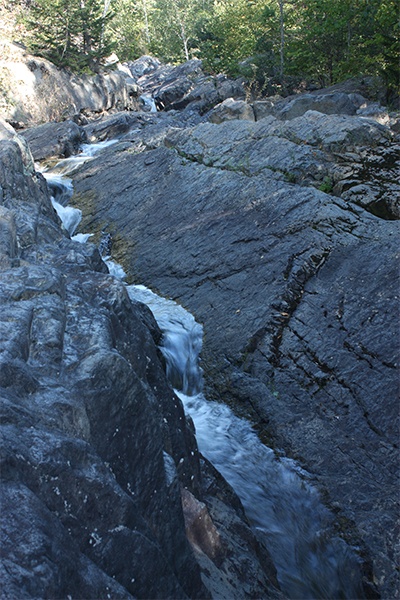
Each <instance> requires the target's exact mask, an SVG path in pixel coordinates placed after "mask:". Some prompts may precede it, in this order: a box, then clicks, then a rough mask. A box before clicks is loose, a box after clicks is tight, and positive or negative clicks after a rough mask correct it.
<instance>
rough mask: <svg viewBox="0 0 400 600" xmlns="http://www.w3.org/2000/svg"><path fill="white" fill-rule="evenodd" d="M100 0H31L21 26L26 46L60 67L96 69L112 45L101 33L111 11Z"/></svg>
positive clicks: (81, 69)
mask: <svg viewBox="0 0 400 600" xmlns="http://www.w3.org/2000/svg"><path fill="white" fill-rule="evenodd" d="M103 12H104V5H103V3H102V2H101V1H100V0H35V2H34V3H33V4H32V5H31V7H30V9H29V12H28V16H27V18H26V19H25V26H26V28H27V29H28V31H29V32H30V39H29V40H28V47H29V49H30V50H31V51H32V52H33V53H35V54H38V55H39V56H43V57H44V58H47V59H49V60H51V61H52V62H54V63H55V64H56V65H59V66H62V67H69V68H71V69H72V70H75V71H79V72H82V71H94V72H97V71H98V69H99V66H100V65H101V63H102V61H103V60H104V58H106V57H107V56H109V55H110V53H111V51H112V49H113V47H114V44H112V43H110V41H109V40H108V39H107V36H106V35H104V28H105V26H106V25H107V23H108V22H109V21H110V20H111V19H112V14H108V15H107V16H103Z"/></svg>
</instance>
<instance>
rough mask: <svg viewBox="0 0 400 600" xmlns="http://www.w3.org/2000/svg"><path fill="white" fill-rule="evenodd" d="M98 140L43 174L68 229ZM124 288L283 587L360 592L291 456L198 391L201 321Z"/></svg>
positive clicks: (351, 565) (296, 595) (350, 552)
mask: <svg viewBox="0 0 400 600" xmlns="http://www.w3.org/2000/svg"><path fill="white" fill-rule="evenodd" d="M101 147H104V143H103V144H94V145H93V146H91V147H89V148H88V149H87V150H84V152H85V154H83V153H82V154H81V155H79V156H78V157H71V159H66V160H65V161H60V163H59V165H57V167H56V168H55V169H52V171H49V172H45V173H43V174H44V176H45V177H46V179H47V181H48V184H49V186H50V188H51V190H52V193H53V199H52V201H53V204H55V208H56V210H57V205H58V211H57V212H59V215H60V218H61V219H62V220H63V222H64V226H65V227H66V228H67V229H68V231H70V233H72V232H73V231H74V230H75V228H76V225H77V224H78V222H79V220H80V216H81V213H80V211H78V210H77V209H72V208H70V207H68V206H65V204H66V203H67V202H68V199H69V198H70V197H71V195H72V191H73V188H72V183H71V181H70V180H68V179H67V178H66V177H65V174H66V173H71V172H72V171H73V170H74V169H75V168H77V166H79V164H81V163H82V162H83V161H84V160H90V158H91V157H92V156H93V155H94V154H95V152H96V151H98V150H99V149H101ZM69 208H70V210H71V211H75V212H74V213H71V212H69V211H68V209H69ZM88 237H89V234H78V236H75V239H77V241H81V242H85V241H87V239H88ZM105 259H106V262H107V264H108V267H109V270H110V273H111V274H112V275H114V276H116V277H118V278H119V279H122V280H123V279H124V277H125V273H124V271H123V269H122V267H120V266H119V265H116V264H115V263H114V262H113V261H111V260H110V259H109V257H105ZM127 290H128V293H129V295H130V296H131V298H133V299H135V300H139V301H141V302H143V303H145V304H147V305H148V306H149V307H150V309H151V310H152V312H153V314H154V316H155V318H156V320H157V322H158V324H159V326H160V328H161V329H162V331H163V333H164V336H163V346H162V348H161V350H162V352H163V354H164V356H165V359H166V364H167V376H168V377H169V379H170V381H171V383H172V385H173V387H174V388H175V390H176V392H177V394H178V395H179V397H180V398H181V400H182V403H183V405H184V407H185V411H186V412H187V414H189V415H190V416H191V417H192V419H193V421H194V424H195V427H196V438H197V442H198V445H199V449H200V451H201V452H202V454H203V455H204V456H205V457H206V458H207V459H208V460H209V461H210V462H211V463H212V464H213V465H214V466H215V467H216V468H217V469H218V471H219V472H220V473H222V475H223V476H224V477H225V479H226V480H227V481H228V482H229V483H230V484H231V485H232V487H233V488H234V490H235V491H236V493H237V494H238V496H239V497H240V499H241V501H242V503H243V506H244V508H245V511H246V514H247V516H248V518H249V520H250V522H251V524H252V526H253V529H254V531H255V533H256V535H257V537H258V538H259V540H260V541H261V542H263V543H264V544H265V546H266V547H267V548H268V550H269V551H270V554H271V556H272V559H273V562H274V564H275V566H276V568H277V574H278V579H279V582H280V584H281V588H282V591H283V592H284V593H285V594H286V595H287V596H288V598H292V599H293V600H295V599H296V600H297V599H329V600H339V599H347V600H355V599H357V598H362V597H364V595H363V593H362V591H361V583H360V581H361V577H360V562H359V558H358V555H357V553H356V551H355V550H354V549H352V548H351V547H349V546H348V545H347V544H346V543H345V542H344V541H343V540H342V539H341V538H340V537H339V536H338V535H337V534H336V533H335V530H334V516H333V514H332V513H331V512H330V511H329V510H328V509H327V508H326V507H325V506H324V504H323V502H322V501H321V498H320V494H319V492H318V490H317V488H316V487H315V486H314V485H313V484H312V482H311V480H310V477H309V476H308V474H307V473H306V472H304V471H303V470H302V469H300V468H299V467H298V466H297V465H296V463H295V462H294V461H291V460H288V459H277V458H276V456H275V454H274V452H273V451H272V450H271V449H269V448H267V447H266V446H264V445H263V444H262V443H261V442H260V440H259V438H258V437H257V434H256V433H255V431H254V430H253V428H252V426H251V424H250V423H249V422H248V421H247V420H245V419H241V418H238V417H237V416H236V415H235V414H234V413H233V412H232V411H231V409H230V408H228V407H227V406H225V405H223V404H220V403H217V402H212V401H208V400H206V399H205V397H204V396H203V394H202V391H201V390H202V372H201V368H200V365H199V355H200V351H201V346H202V335H203V330H202V327H201V325H200V324H199V323H196V321H195V319H194V318H193V316H192V315H191V314H190V313H188V312H187V311H186V310H184V309H183V308H182V307H181V306H179V305H178V304H176V303H175V302H172V301H171V300H166V299H164V298H160V297H159V296H157V295H155V294H153V293H152V292H151V291H150V290H148V289H147V288H145V287H144V286H127Z"/></svg>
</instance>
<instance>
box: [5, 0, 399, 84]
mask: <svg viewBox="0 0 400 600" xmlns="http://www.w3.org/2000/svg"><path fill="white" fill-rule="evenodd" d="M13 2H14V3H15V2H16V0H9V3H11V4H12V3H13ZM25 4H26V7H25V8H26V10H25V11H24V17H23V23H24V27H25V28H26V32H27V35H26V38H25V43H26V41H27V40H28V45H29V48H30V49H31V50H32V51H33V52H35V53H37V54H39V55H41V56H44V57H46V58H49V59H50V60H52V61H53V62H54V63H56V64H57V65H60V66H64V67H69V68H71V69H73V70H78V71H85V70H90V71H97V70H98V69H99V67H100V66H101V64H102V63H103V62H104V60H105V58H106V57H107V56H108V55H109V54H110V52H111V51H115V52H116V53H117V54H118V56H119V58H120V60H134V59H136V58H138V57H139V56H141V55H142V54H152V55H154V56H157V57H159V58H160V59H162V60H165V61H169V62H173V63H179V62H182V61H184V60H187V59H189V58H193V57H196V58H200V59H202V60H203V66H204V67H205V68H206V69H207V70H208V71H209V72H211V73H217V72H220V71H225V72H228V73H229V74H230V75H232V76H235V75H244V76H246V77H247V78H250V79H253V81H257V83H258V85H259V87H260V89H261V90H262V87H263V86H265V85H266V81H267V80H268V79H269V78H280V79H282V78H283V77H287V76H301V77H306V78H309V79H314V80H316V81H317V82H318V83H319V84H320V85H327V84H332V83H336V82H338V81H341V80H343V79H345V78H347V77H351V76H354V75H359V74H362V75H366V74H371V75H380V76H381V77H383V79H384V82H385V84H386V85H388V86H389V87H391V88H392V89H394V88H396V87H397V86H398V85H399V7H398V0H28V1H27V0H25Z"/></svg>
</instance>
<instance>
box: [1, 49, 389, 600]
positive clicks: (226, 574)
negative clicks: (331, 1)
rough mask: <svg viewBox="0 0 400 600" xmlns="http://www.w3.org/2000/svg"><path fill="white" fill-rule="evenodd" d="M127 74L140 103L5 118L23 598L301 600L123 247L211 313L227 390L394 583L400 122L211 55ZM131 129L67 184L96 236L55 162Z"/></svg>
mask: <svg viewBox="0 0 400 600" xmlns="http://www.w3.org/2000/svg"><path fill="white" fill-rule="evenodd" d="M123 68H124V70H123V71H121V73H125V75H121V73H119V74H118V77H120V78H123V79H124V80H128V81H127V82H126V81H125V85H130V86H137V87H135V88H134V89H135V90H136V92H135V93H136V95H137V104H135V106H133V105H131V106H130V107H128V106H124V107H123V108H124V109H126V108H130V110H124V111H122V112H121V111H119V112H118V108H121V106H119V107H118V106H117V107H116V108H115V109H114V111H112V112H111V113H108V114H106V113H104V114H101V115H95V114H94V113H91V114H89V113H87V114H84V113H83V112H82V110H80V109H79V110H78V111H77V112H76V114H75V115H71V116H72V117H73V118H72V120H66V121H63V122H61V123H47V124H43V125H40V126H38V127H32V128H29V129H22V130H21V135H17V134H16V133H15V131H14V130H13V129H12V128H11V127H10V126H9V125H7V124H2V130H1V169H2V171H1V181H0V185H1V193H2V208H1V211H2V212H1V222H0V225H1V229H0V231H1V247H2V255H1V256H2V258H1V267H2V272H1V288H0V289H1V293H2V311H1V320H2V353H1V386H2V388H1V389H2V399H3V400H4V421H3V423H4V424H3V428H4V429H3V442H2V446H3V459H2V460H3V466H2V478H3V482H2V497H3V508H2V521H3V527H4V533H2V544H3V553H2V556H3V563H2V569H3V576H2V582H3V583H2V586H3V590H2V591H3V595H4V597H6V598H17V597H18V598H23V597H24V598H33V597H35V598H36V597H43V598H56V597H57V598H67V597H71V598H107V597H111V598H120V597H121V598H129V597H137V598H185V597H190V598H192V597H193V598H207V597H214V598H283V597H284V594H282V592H281V591H280V590H279V583H278V580H277V577H276V573H275V568H274V565H273V563H272V560H271V557H270V556H269V553H268V547H265V545H264V544H262V543H261V542H260V541H259V540H258V539H257V537H256V535H255V534H254V531H252V529H251V528H250V527H249V523H248V521H247V518H246V517H245V515H244V513H243V509H242V507H241V505H240V501H239V500H238V499H237V497H236V495H235V493H234V491H233V490H232V489H231V488H230V486H229V485H228V484H227V483H226V482H225V481H224V480H223V478H222V477H221V476H220V475H219V473H218V472H217V471H216V470H215V469H214V468H213V467H212V465H211V464H210V463H209V462H208V461H207V460H205V459H204V457H202V456H201V455H200V453H199V452H198V449H197V445H196V439H195V436H194V431H193V426H192V424H191V420H190V418H189V417H187V416H186V417H185V414H184V412H183V408H182V405H181V403H180V401H179V399H178V398H177V396H176V395H175V394H174V392H173V390H172V388H171V386H170V384H169V382H168V381H167V379H166V377H165V373H164V368H163V359H162V356H161V355H160V352H159V350H158V345H159V344H160V341H161V340H162V332H161V331H160V329H159V328H158V326H157V324H156V322H155V321H154V318H153V316H152V314H151V313H150V312H149V310H148V309H147V308H146V307H145V306H144V305H142V304H140V303H138V302H132V300H130V299H129V297H128V295H127V292H126V288H125V287H124V285H123V284H122V283H121V282H119V281H118V280H116V279H115V278H114V277H112V276H110V275H109V274H108V269H107V266H106V265H105V263H104V262H103V261H102V259H101V256H100V254H99V251H98V248H97V247H96V245H97V246H98V247H100V248H102V247H104V245H105V244H106V245H107V250H108V252H109V253H110V254H111V257H112V258H113V259H114V260H115V261H116V262H118V263H120V264H121V265H122V266H123V267H124V270H125V272H126V273H127V280H128V283H133V282H134V283H140V284H145V285H146V286H148V287H149V288H151V289H153V290H155V291H157V292H159V293H160V294H161V295H162V296H165V297H169V298H173V299H175V300H177V301H178V302H179V303H180V304H182V305H183V306H185V307H186V308H187V309H188V310H190V312H191V313H192V314H193V315H194V316H195V318H196V320H197V321H199V322H200V323H201V324H202V325H203V327H204V344H203V350H202V360H201V364H202V368H203V371H204V376H205V390H206V394H207V396H208V397H210V398H214V399H218V400H219V401H223V402H226V403H228V404H229V405H231V406H232V407H234V409H235V410H236V411H237V412H239V413H240V414H244V415H245V416H246V417H247V418H250V419H251V420H252V422H254V423H255V424H256V427H257V430H258V432H259V435H260V437H261V439H262V440H263V441H264V442H266V443H267V444H268V445H269V446H270V447H272V448H274V450H275V452H276V454H277V455H280V456H283V455H284V456H287V457H290V458H292V459H294V460H295V461H296V462H297V463H298V464H299V465H301V467H302V468H303V469H305V470H306V471H307V472H308V473H310V474H311V475H312V477H313V479H314V482H315V484H316V485H317V486H318V488H319V490H320V492H321V494H322V495H323V497H324V501H325V503H326V505H327V506H329V508H330V509H331V510H332V511H333V512H334V514H335V519H336V522H335V529H336V532H337V533H338V535H340V536H341V537H342V539H343V540H345V542H346V543H347V544H349V545H350V546H351V547H353V548H355V549H356V551H357V553H358V555H359V563H360V577H361V580H362V586H361V591H360V597H364V598H379V597H380V598H388V599H389V598H397V597H398V594H399V588H398V570H397V566H396V561H397V558H396V557H397V553H398V533H399V531H398V524H397V523H396V519H397V516H398V499H399V497H398V492H399V487H398V474H399V473H398V466H399V465H398V442H399V429H398V420H399V414H398V391H399V389H398V352H399V322H398V316H399V280H398V275H399V267H398V265H399V263H398V259H399V227H398V224H399V223H398V218H399V190H400V186H399V183H398V181H399V180H398V160H399V135H398V118H397V117H396V115H394V114H390V113H388V112H387V111H386V110H385V109H383V108H382V107H380V106H379V105H378V104H377V103H376V102H374V101H372V100H370V99H369V96H368V94H370V91H368V89H367V87H368V86H367V84H366V83H365V82H357V83H354V82H353V83H348V84H347V87H346V86H344V87H343V86H342V87H340V86H336V87H335V88H333V89H328V90H318V91H315V92H310V93H308V92H307V93H304V94H299V95H297V96H293V97H288V98H278V97H274V98H265V99H252V98H249V97H246V92H245V88H244V85H243V82H242V81H230V80H228V79H227V78H225V77H224V76H220V77H219V78H210V77H207V76H206V75H205V74H204V73H203V72H202V69H201V63H200V61H189V62H188V63H186V64H185V65H181V66H179V67H175V68H174V67H171V66H164V65H160V64H159V63H158V61H156V60H154V59H151V60H150V59H149V57H145V58H143V59H141V60H139V61H137V62H136V63H128V64H126V65H124V67H123ZM127 71H129V72H127ZM131 89H133V88H131ZM139 92H140V93H142V95H143V96H144V98H147V101H148V102H149V100H150V102H149V103H148V104H146V101H145V100H140V99H139ZM150 107H152V108H151V110H149V108H150ZM156 108H157V109H158V111H157V112H156ZM139 109H140V110H139ZM110 139H114V141H115V140H116V141H115V143H113V144H112V145H109V146H107V147H105V148H104V149H103V150H102V151H100V152H99V153H98V154H96V155H95V156H94V157H93V158H91V160H88V161H86V162H84V163H82V164H81V165H80V166H79V167H77V168H76V169H75V170H73V171H72V172H71V173H70V174H69V175H68V176H69V177H70V178H71V180H72V182H73V189H74V193H73V197H72V199H71V202H70V204H72V205H73V206H74V207H77V208H79V209H80V210H81V211H82V221H81V224H80V226H79V227H80V231H81V232H84V233H92V234H93V237H92V238H91V239H92V240H93V241H94V242H95V244H96V245H94V244H80V243H78V242H76V241H73V240H71V239H70V236H69V234H68V232H66V231H65V230H63V229H62V228H61V224H60V221H59V219H58V217H57V215H56V213H55V212H54V210H53V208H52V204H51V201H50V196H51V192H50V191H49V189H48V186H47V184H46V182H45V179H44V178H43V176H42V175H41V174H40V173H39V172H38V171H37V169H35V165H34V160H35V161H46V164H47V165H50V166H51V165H52V163H53V161H54V160H55V159H59V158H60V157H63V156H70V155H73V154H75V153H77V152H79V149H80V144H81V143H82V142H83V141H91V142H96V141H103V140H110ZM28 144H29V147H28ZM32 157H33V158H32ZM188 540H190V542H189V541H188ZM346 597H349V596H346Z"/></svg>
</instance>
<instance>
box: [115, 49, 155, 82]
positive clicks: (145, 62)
mask: <svg viewBox="0 0 400 600" xmlns="http://www.w3.org/2000/svg"><path fill="white" fill-rule="evenodd" d="M124 65H125V66H126V67H127V68H128V69H129V72H130V74H131V76H132V77H133V78H134V79H138V78H139V77H143V75H149V74H150V73H153V72H154V71H156V70H157V69H158V68H159V67H160V66H161V63H160V61H159V60H158V58H155V57H154V56H147V55H144V56H141V57H140V58H138V59H137V60H134V61H128V62H126V63H124Z"/></svg>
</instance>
